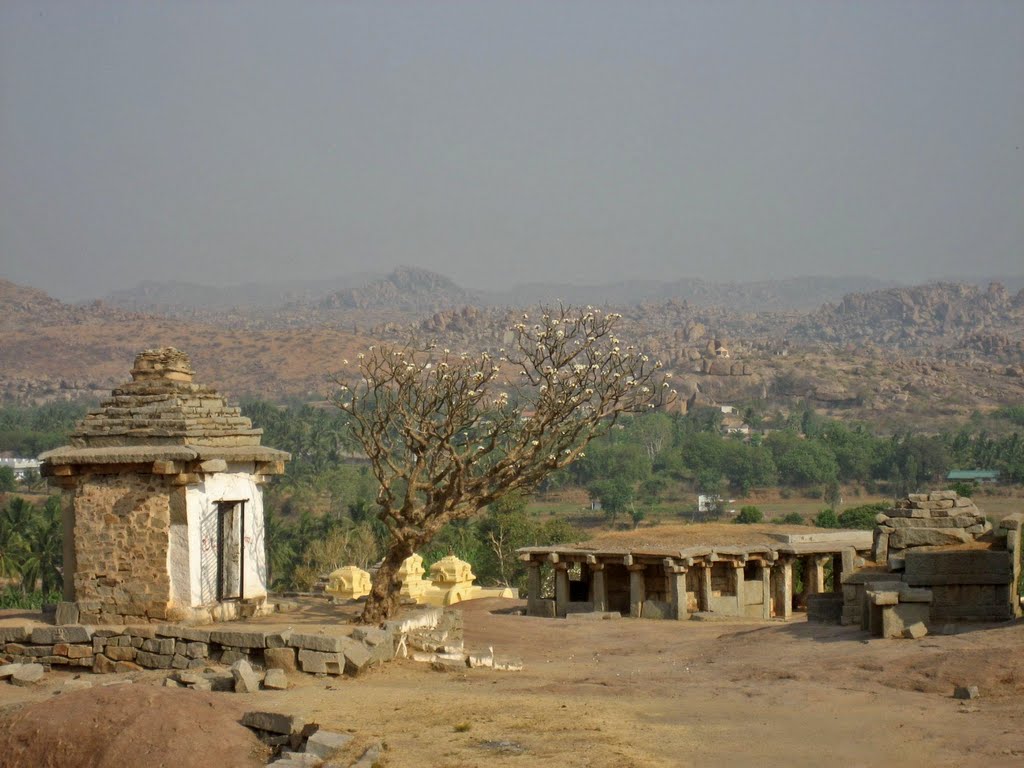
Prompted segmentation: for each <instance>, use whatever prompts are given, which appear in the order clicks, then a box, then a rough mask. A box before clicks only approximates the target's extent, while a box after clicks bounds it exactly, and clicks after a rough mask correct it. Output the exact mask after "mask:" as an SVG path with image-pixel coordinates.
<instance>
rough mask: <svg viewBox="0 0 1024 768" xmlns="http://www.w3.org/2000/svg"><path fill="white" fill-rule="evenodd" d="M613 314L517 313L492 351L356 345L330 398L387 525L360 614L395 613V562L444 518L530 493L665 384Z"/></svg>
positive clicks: (660, 396)
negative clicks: (362, 459) (383, 550)
mask: <svg viewBox="0 0 1024 768" xmlns="http://www.w3.org/2000/svg"><path fill="white" fill-rule="evenodd" d="M618 320H619V315H617V314H614V313H604V312H601V311H600V310H597V309H592V308H587V309H584V310H573V309H571V308H565V307H559V308H557V309H554V310H546V311H542V313H541V315H540V317H539V318H537V319H536V320H531V318H530V317H529V316H528V315H523V318H522V320H521V321H520V322H517V323H516V324H515V325H514V326H512V328H511V331H512V335H513V341H512V343H511V344H510V346H509V349H507V350H505V349H503V350H501V352H500V353H499V354H498V355H497V357H495V356H493V355H491V354H488V353H486V352H482V353H478V354H469V353H468V352H452V351H451V350H449V349H444V350H438V349H436V348H435V347H434V346H433V345H426V346H415V345H409V346H393V345H381V346H373V347H370V348H369V349H368V350H367V351H366V352H365V353H360V355H359V356H358V365H359V377H358V378H357V379H356V380H355V381H354V382H348V383H347V384H346V383H344V382H342V381H340V380H338V381H337V383H338V384H339V385H340V392H339V393H338V395H337V397H336V400H335V402H336V404H337V405H338V407H339V408H341V409H343V410H344V411H346V412H347V413H348V414H350V416H351V426H352V430H353V433H354V435H355V437H356V439H357V440H358V441H359V442H360V443H361V444H362V446H363V449H364V450H365V451H366V455H367V457H368V458H369V460H370V465H371V468H372V471H373V473H374V475H375V476H376V478H377V480H378V482H379V483H380V492H379V494H378V496H377V503H378V505H379V508H380V511H379V516H380V519H381V521H382V522H383V523H384V525H385V526H386V527H387V530H388V534H389V541H388V548H387V554H386V555H385V557H384V560H383V561H382V563H381V565H380V568H379V569H378V571H377V573H376V575H375V578H374V582H373V588H372V591H371V592H370V595H369V596H368V598H367V602H366V607H365V609H364V611H363V616H362V618H363V621H365V622H368V623H377V622H379V621H381V620H383V619H385V618H387V617H388V616H390V615H392V614H393V613H394V611H395V610H396V609H397V607H398V596H399V590H400V588H401V584H400V582H399V581H398V575H397V574H398V569H399V567H400V566H401V564H402V561H404V560H405V559H406V558H407V557H409V555H411V554H412V553H413V552H415V551H416V550H417V549H419V548H421V547H422V546H424V545H425V544H426V543H428V542H429V541H430V540H431V539H432V538H433V537H434V536H435V535H436V534H437V533H438V532H439V531H440V530H441V529H442V528H443V527H444V526H445V525H447V524H448V523H450V522H451V521H453V520H457V519H461V518H468V517H471V516H473V515H474V514H476V513H477V512H479V511H480V510H481V509H483V508H484V507H486V506H487V505H488V504H491V503H492V502H494V501H496V500H498V499H499V498H501V497H503V496H505V495H506V494H508V493H509V492H511V491H525V492H530V491H532V490H533V489H534V488H536V486H537V485H538V484H539V483H540V482H541V480H543V479H544V477H545V476H547V475H548V474H550V473H551V472H554V471H556V470H558V469H561V468H563V467H565V466H567V465H569V464H571V463H572V462H573V461H575V460H576V459H577V458H579V457H580V456H582V455H583V449H584V447H585V446H586V445H587V443H588V442H589V441H590V440H591V439H593V438H594V437H596V436H597V435H599V434H601V433H603V432H604V431H605V430H607V429H608V428H609V427H611V425H612V424H614V422H615V420H616V419H617V418H618V416H619V415H620V414H622V413H626V412H637V411H642V410H646V409H649V408H654V407H656V406H658V405H660V404H662V403H663V402H665V400H666V399H667V398H669V397H670V396H671V395H673V394H674V392H673V391H672V390H670V389H669V384H668V382H667V380H666V377H665V376H663V375H662V374H661V372H660V370H659V369H660V368H661V365H660V363H656V362H651V361H650V360H649V359H648V358H647V356H645V355H643V354H641V353H640V352H639V351H637V350H635V349H634V348H632V347H627V348H624V347H623V345H622V344H621V342H620V341H619V339H618V338H616V337H615V335H614V332H613V331H614V328H615V325H616V323H617V322H618Z"/></svg>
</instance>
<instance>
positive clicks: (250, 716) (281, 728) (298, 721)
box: [242, 711, 307, 736]
mask: <svg viewBox="0 0 1024 768" xmlns="http://www.w3.org/2000/svg"><path fill="white" fill-rule="evenodd" d="M242 725H244V726H246V727H247V728H253V729H257V730H260V731H270V732H271V733H281V734H284V735H286V736H290V735H291V734H293V733H302V730H303V729H304V728H305V727H306V725H307V720H306V719H305V718H304V717H300V716H298V715H289V714H285V713H283V712H266V711H259V712H246V713H245V714H244V715H242Z"/></svg>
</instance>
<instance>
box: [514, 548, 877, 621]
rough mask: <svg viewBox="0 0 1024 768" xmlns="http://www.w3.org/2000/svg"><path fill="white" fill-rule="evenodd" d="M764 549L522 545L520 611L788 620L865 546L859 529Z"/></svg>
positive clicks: (845, 569)
mask: <svg viewBox="0 0 1024 768" xmlns="http://www.w3.org/2000/svg"><path fill="white" fill-rule="evenodd" d="M765 539H766V543H764V544H752V545H751V544H747V545H735V546H730V545H727V544H722V545H713V546H707V545H704V546H689V547H674V546H672V545H671V543H670V542H666V543H665V544H664V545H656V546H652V545H640V544H638V545H634V546H630V545H624V546H621V547H620V546H602V545H600V544H599V543H598V544H596V545H587V544H582V545H577V546H568V545H558V546H551V547H525V548H523V549H520V550H519V555H520V559H521V560H523V561H524V562H526V564H527V566H528V567H529V586H528V592H529V595H528V605H527V613H528V614H529V615H531V616H549V617H564V616H566V615H568V614H570V613H590V612H596V613H604V612H616V613H620V614H622V615H628V616H632V617H634V618H653V619H676V620H682V619H688V618H689V617H690V615H691V614H693V613H696V612H701V613H714V614H718V615H721V616H739V617H747V618H760V619H769V618H790V617H791V616H792V613H793V607H794V603H797V604H802V605H806V604H807V602H808V600H809V599H810V598H811V597H812V596H814V595H818V594H822V593H824V592H825V588H826V578H825V571H826V565H827V564H829V563H831V565H832V571H833V573H834V574H835V577H834V579H833V585H834V586H833V589H838V586H839V584H840V578H841V576H842V574H844V573H850V572H852V571H853V569H854V568H855V567H856V566H857V564H858V563H860V562H863V558H862V555H864V554H867V553H868V551H869V550H870V548H871V535H870V533H868V532H866V531H864V532H862V531H842V532H814V533H793V534H771V535H767V536H765ZM798 561H799V562H800V563H801V567H802V573H803V576H804V577H803V586H804V589H803V594H801V595H794V591H793V566H794V564H795V563H796V562H798ZM546 566H547V567H551V568H553V569H554V598H553V599H552V598H544V597H542V596H541V595H542V582H543V579H542V575H541V569H542V568H544V567H546Z"/></svg>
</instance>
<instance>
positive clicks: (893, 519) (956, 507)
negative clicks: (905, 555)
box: [872, 491, 992, 564]
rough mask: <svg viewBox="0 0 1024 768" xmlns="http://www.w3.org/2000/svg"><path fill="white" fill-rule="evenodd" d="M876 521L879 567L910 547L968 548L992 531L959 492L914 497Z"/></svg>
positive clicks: (972, 505) (910, 496)
mask: <svg viewBox="0 0 1024 768" xmlns="http://www.w3.org/2000/svg"><path fill="white" fill-rule="evenodd" d="M875 521H876V523H877V526H876V527H875V539H874V549H873V557H872V559H873V560H874V561H875V562H876V563H880V564H885V563H887V562H888V561H889V559H890V558H891V557H896V558H897V559H898V558H899V556H900V555H901V554H902V550H905V549H909V548H911V547H923V546H925V547H926V546H944V545H949V544H966V543H968V542H972V541H974V540H975V539H976V538H977V537H978V536H981V535H982V534H985V533H988V532H989V531H991V530H992V525H991V524H990V523H989V522H988V520H986V519H985V516H984V515H983V514H982V513H981V512H979V511H978V508H977V507H976V506H975V505H974V502H973V501H971V500H970V499H969V498H966V497H961V496H959V495H957V493H956V491H933V492H932V493H912V494H910V495H909V496H907V498H905V499H901V500H900V501H898V502H897V503H896V506H895V507H894V508H893V509H890V510H888V511H886V512H883V513H882V514H879V515H878V517H877V518H876V520H875Z"/></svg>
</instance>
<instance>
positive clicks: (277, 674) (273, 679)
mask: <svg viewBox="0 0 1024 768" xmlns="http://www.w3.org/2000/svg"><path fill="white" fill-rule="evenodd" d="M263 687H264V688H269V689H271V690H274V691H287V690H288V675H286V674H285V672H284V670H283V669H268V670H267V674H266V675H265V676H264V678H263Z"/></svg>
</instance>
